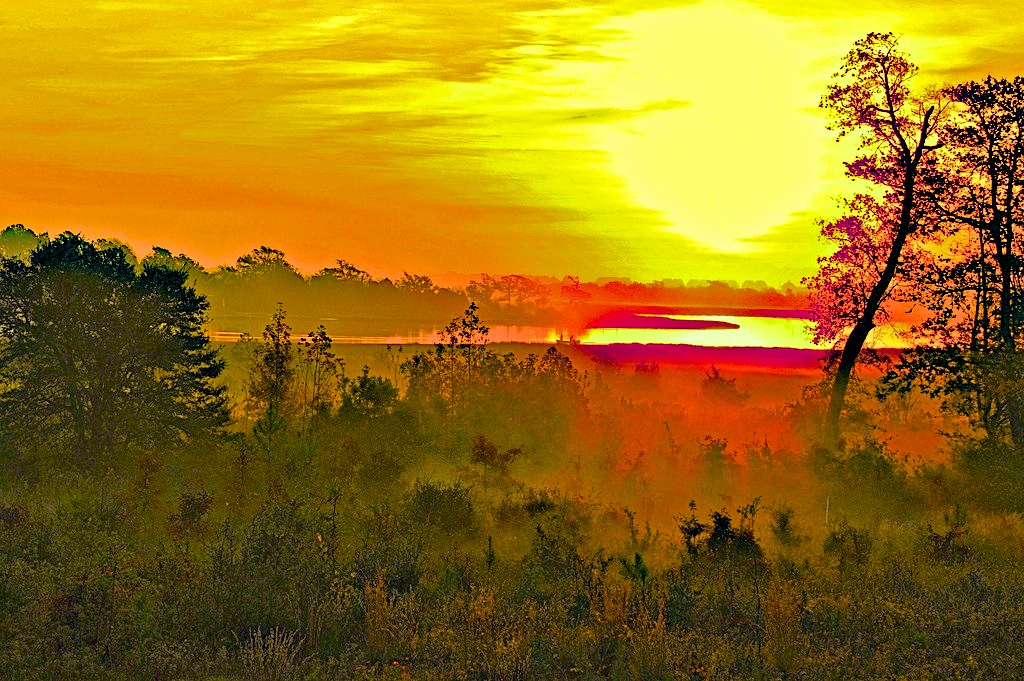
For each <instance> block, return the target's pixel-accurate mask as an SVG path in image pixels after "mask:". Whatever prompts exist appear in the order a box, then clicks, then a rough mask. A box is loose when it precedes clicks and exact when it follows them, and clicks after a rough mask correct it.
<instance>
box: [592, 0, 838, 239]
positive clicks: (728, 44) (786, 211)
mask: <svg viewBox="0 0 1024 681" xmlns="http://www.w3.org/2000/svg"><path fill="white" fill-rule="evenodd" d="M614 26H615V28H617V29H619V30H621V31H623V32H625V34H626V37H625V38H624V39H623V40H621V41H619V42H618V44H617V45H614V46H613V48H612V49H613V50H614V53H615V55H616V56H617V57H618V58H620V59H622V60H623V62H622V64H623V65H622V67H621V69H619V71H618V78H617V79H616V80H615V81H614V82H612V83H609V84H608V89H609V91H611V92H617V93H619V96H620V97H622V98H623V99H626V100H629V101H634V100H638V99H646V100H647V101H656V100H664V99H666V98H674V99H678V100H683V101H685V102H686V103H687V105H686V106H683V107H680V108H676V109H672V110H666V111H652V112H650V113H648V114H647V115H644V116H642V117H637V118H634V119H631V120H628V121H625V122H622V123H621V124H618V125H614V126H606V127H604V128H602V129H601V130H600V131H598V135H599V137H600V139H599V145H600V146H601V147H602V148H604V149H605V150H606V151H607V153H608V155H609V160H610V164H611V168H612V170H613V171H614V172H615V173H616V174H618V175H619V176H620V177H622V178H623V180H624V181H625V183H626V186H627V189H628V191H629V192H630V194H631V195H632V197H633V198H634V199H635V201H637V202H638V203H640V204H641V205H644V206H646V207H648V208H651V209H654V210H657V211H659V212H660V213H661V214H662V215H663V216H664V219H665V221H666V223H667V225H666V229H667V230H668V231H670V232H673V233H677V234H680V235H683V236H686V237H688V238H690V239H692V240H694V241H697V242H699V243H701V244H703V245H707V246H711V247H714V248H715V249H717V250H744V249H745V248H746V246H747V244H745V243H744V241H743V240H744V239H747V238H750V237H755V236H758V235H760V234H763V233H765V232H767V231H768V230H769V229H770V228H772V227H774V226H776V225H779V224H782V223H785V222H786V221H788V220H789V219H790V218H791V215H792V214H793V213H795V212H798V211H801V210H804V209H806V208H807V207H808V206H809V205H810V204H811V202H812V199H813V198H814V195H815V191H816V182H815V180H816V178H817V177H818V175H819V172H820V168H819V165H820V149H821V136H822V133H821V127H822V126H821V121H820V118H819V117H818V114H817V113H816V112H815V111H814V108H813V107H814V105H815V104H816V102H817V97H818V95H819V93H818V92H817V90H815V89H814V85H815V83H816V79H811V78H805V77H799V76H798V75H797V74H798V73H799V72H801V71H806V70H808V68H809V67H808V64H809V63H812V62H813V59H812V58H811V55H812V53H813V52H812V48H811V47H810V46H808V45H807V44H806V43H805V42H804V41H803V40H801V36H800V35H798V34H797V31H796V30H795V28H794V26H792V25H790V24H789V23H787V21H785V20H783V19H780V18H777V17H773V16H771V15H769V14H767V13H766V12H764V11H761V10H758V9H756V8H753V7H750V6H746V5H742V4H737V3H733V4H722V3H702V4H700V5H696V6H693V7H687V8H674V9H664V10H656V11H649V12H641V13H637V14H633V15H631V16H628V17H624V18H621V19H618V20H616V21H615V22H614ZM780 74H793V77H785V78H780Z"/></svg>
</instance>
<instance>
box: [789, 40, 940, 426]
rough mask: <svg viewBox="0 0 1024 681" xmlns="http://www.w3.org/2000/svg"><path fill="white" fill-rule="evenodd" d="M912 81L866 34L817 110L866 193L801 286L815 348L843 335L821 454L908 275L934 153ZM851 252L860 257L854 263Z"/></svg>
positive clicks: (932, 124) (832, 232) (893, 43)
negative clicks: (853, 145) (848, 148)
mask: <svg viewBox="0 0 1024 681" xmlns="http://www.w3.org/2000/svg"><path fill="white" fill-rule="evenodd" d="M916 72H917V68H916V67H915V66H914V65H913V64H912V63H910V61H909V60H908V59H907V56H906V55H905V54H904V53H903V52H901V51H899V50H898V48H897V38H896V37H895V36H893V34H891V33H869V34H868V35H867V36H866V37H865V38H863V39H861V40H858V41H857V42H856V43H855V44H854V48H853V49H852V50H851V51H850V52H849V53H848V54H847V55H846V57H845V58H844V60H843V64H842V67H841V68H840V70H839V72H838V73H836V74H835V79H836V81H835V82H834V83H832V84H831V85H829V86H828V89H827V91H826V93H825V96H824V97H823V98H822V101H821V106H822V108H824V109H825V110H826V111H827V112H828V113H829V114H830V115H831V117H832V122H831V124H830V129H832V130H835V131H837V133H838V137H839V138H842V137H844V136H845V135H848V134H859V135H860V155H859V156H858V157H857V158H856V159H854V160H853V161H850V162H848V163H847V164H846V172H847V175H848V176H849V177H851V178H853V179H858V180H866V181H867V182H868V183H870V185H872V186H873V187H874V189H873V193H871V194H867V195H865V198H863V199H861V198H860V197H858V199H857V200H855V204H854V205H853V206H852V208H853V209H854V210H853V211H852V212H851V214H850V215H849V216H847V217H846V218H843V219H840V220H839V221H837V222H834V223H829V224H826V225H825V226H824V227H823V230H822V233H823V236H825V238H829V239H833V240H835V239H836V238H837V237H838V240H839V243H840V245H841V246H849V247H850V248H840V249H839V251H837V253H836V254H834V255H833V256H831V257H829V258H824V259H822V261H821V265H822V267H821V271H819V273H818V275H817V276H815V277H812V278H810V279H808V280H806V281H805V283H806V284H807V285H808V287H809V288H810V289H811V295H812V306H811V312H812V320H813V321H814V323H815V330H816V336H817V338H818V339H819V340H837V339H839V338H842V337H843V336H844V335H845V339H844V341H843V349H842V352H841V354H840V357H839V363H838V366H837V367H836V372H835V377H834V379H833V383H832V393H831V397H830V400H829V406H828V412H827V414H826V417H825V424H824V430H825V439H826V442H828V443H830V444H834V443H835V442H837V440H838V437H839V420H840V416H841V414H842V410H843V405H844V403H845V400H846V392H847V388H848V387H849V383H850V377H851V375H852V373H853V368H854V366H855V365H856V363H857V360H858V357H859V356H860V354H861V350H862V349H863V348H864V344H865V342H866V341H867V338H868V334H869V333H870V332H871V330H872V329H874V328H875V326H876V324H877V323H878V322H879V321H881V317H883V316H884V304H885V303H886V301H887V299H889V297H890V295H891V291H892V288H893V285H894V283H895V281H896V280H897V275H898V274H902V273H903V272H905V271H908V270H907V267H906V266H907V265H908V263H907V262H905V259H904V258H905V255H906V253H907V251H908V250H909V249H907V242H908V239H909V238H910V237H911V236H912V235H914V234H915V233H917V232H918V231H919V229H920V228H921V227H922V225H923V224H924V222H925V213H924V208H925V206H924V203H925V202H923V201H922V197H921V195H922V186H923V185H924V184H925V181H926V175H927V174H928V167H927V164H928V162H929V160H930V158H931V156H932V155H933V152H934V151H935V150H936V149H937V148H939V144H938V143H937V141H936V139H935V136H936V127H937V125H938V124H939V121H940V118H941V116H942V114H943V106H942V103H941V101H939V100H932V99H921V98H917V97H914V96H913V95H912V94H911V91H910V81H911V79H912V78H913V76H914V75H915V74H916ZM877 195H880V196H877ZM865 236H867V237H869V238H867V239H866V240H865V239H864V238H863V237H865ZM860 245H863V246H864V247H865V248H866V249H867V251H866V252H862V253H854V250H855V249H856V248H858V247H859V246H860ZM851 249H853V250H851ZM851 284H855V285H851ZM849 321H852V328H849V327H847V326H846V325H845V323H844V322H849ZM847 328H849V332H848V333H847Z"/></svg>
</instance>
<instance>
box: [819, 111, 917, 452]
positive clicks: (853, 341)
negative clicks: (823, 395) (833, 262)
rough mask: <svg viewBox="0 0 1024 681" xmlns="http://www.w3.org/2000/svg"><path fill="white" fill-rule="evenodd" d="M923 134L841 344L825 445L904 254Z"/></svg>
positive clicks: (834, 434) (834, 436) (831, 441)
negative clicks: (885, 241)
mask: <svg viewBox="0 0 1024 681" xmlns="http://www.w3.org/2000/svg"><path fill="white" fill-rule="evenodd" d="M930 116H931V111H929V112H928V113H927V114H926V115H925V120H924V126H923V129H924V130H925V131H926V130H927V127H928V119H929V117H930ZM925 137H926V134H924V133H922V135H921V144H920V145H919V147H918V150H917V152H916V153H915V155H914V157H913V160H912V162H911V163H910V164H909V165H908V168H907V172H906V175H905V176H904V180H903V199H902V202H901V204H902V205H901V206H900V221H899V224H898V225H897V226H896V235H895V236H894V237H893V240H892V248H890V249H889V256H888V258H886V261H885V269H884V270H882V273H881V274H880V275H879V277H878V281H877V282H875V285H874V286H873V287H872V288H871V293H870V295H868V299H867V302H866V303H865V305H864V310H863V311H862V312H861V314H860V317H858V319H857V323H856V324H854V326H853V331H852V332H850V335H849V336H848V337H847V339H846V343H845V344H844V345H843V354H842V356H841V357H840V358H839V367H838V368H837V369H836V377H835V380H834V381H833V382H832V396H831V399H830V400H829V405H828V412H827V413H826V415H825V428H824V430H825V433H824V435H825V446H826V447H830V448H834V447H836V446H837V445H838V444H839V433H840V431H839V421H840V417H841V416H842V413H843V405H844V404H845V403H846V390H847V388H848V387H849V385H850V376H851V375H852V374H853V367H854V365H855V364H856V363H857V358H858V357H859V356H860V352H861V350H862V349H863V348H864V343H865V341H867V338H868V334H869V333H870V332H871V329H873V328H875V315H876V314H877V313H878V310H879V309H880V308H881V307H882V301H883V300H884V299H885V294H886V293H887V292H888V291H889V286H890V285H891V284H892V280H893V277H894V276H896V269H897V267H898V266H899V263H900V256H901V255H902V254H903V245H904V244H905V243H906V242H907V237H908V236H910V232H911V231H912V228H913V219H912V218H913V207H914V199H915V196H914V184H915V182H916V181H917V164H918V162H919V161H920V159H921V151H922V149H923V146H922V145H923V144H924V139H925Z"/></svg>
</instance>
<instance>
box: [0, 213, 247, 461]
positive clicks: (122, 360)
mask: <svg viewBox="0 0 1024 681" xmlns="http://www.w3.org/2000/svg"><path fill="white" fill-rule="evenodd" d="M186 281H187V274H186V273H184V272H182V271H180V270H175V269H170V268H167V267H162V266H158V265H152V264H146V265H144V266H143V267H142V270H141V272H136V270H135V268H134V267H133V266H132V265H131V264H130V263H129V262H128V261H127V259H126V257H125V253H124V251H123V250H122V249H120V248H109V249H105V250H100V249H98V248H97V247H96V246H95V245H93V244H92V243H90V242H88V241H86V240H84V239H83V238H81V237H80V236H78V235H75V234H71V233H67V232H66V233H64V234H61V235H60V236H59V237H57V238H56V239H54V240H53V241H51V242H49V243H43V244H41V245H40V246H39V247H37V248H36V249H35V250H34V251H32V253H31V255H30V257H29V259H28V261H27V262H25V261H22V260H16V259H0V442H2V445H3V446H4V447H6V448H8V449H11V450H17V449H30V448H32V447H33V446H36V447H51V448H59V449H65V450H70V451H72V452H74V453H76V454H77V455H78V456H79V457H80V459H82V460H84V461H98V460H101V459H104V458H109V457H110V456H112V455H113V454H115V453H116V452H118V451H125V450H132V449H144V448H150V447H155V446H160V445H170V444H174V443H176V442H180V441H182V440H183V439H186V438H192V437H197V436H200V435H202V434H204V433H216V432H218V431H219V430H220V428H221V427H222V426H224V425H225V424H226V423H227V420H228V412H227V410H226V407H225V402H226V398H225V396H224V388H223V387H222V386H218V385H216V383H215V379H216V378H217V377H218V376H219V375H220V373H221V371H222V370H223V368H224V363H223V361H222V360H221V359H220V358H219V357H218V355H217V352H216V350H214V349H211V348H210V346H209V339H208V338H207V336H206V335H205V334H204V333H203V329H202V324H203V322H204V319H205V313H206V310H207V308H208V303H207V301H206V299H205V298H204V297H203V296H201V295H199V294H197V293H196V292H195V290H194V289H192V288H190V287H189V286H187V285H186Z"/></svg>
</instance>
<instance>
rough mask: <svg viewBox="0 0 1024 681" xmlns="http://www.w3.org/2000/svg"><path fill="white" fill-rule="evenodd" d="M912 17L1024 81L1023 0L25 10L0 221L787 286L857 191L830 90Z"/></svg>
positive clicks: (942, 51) (8, 69) (9, 76)
mask: <svg viewBox="0 0 1024 681" xmlns="http://www.w3.org/2000/svg"><path fill="white" fill-rule="evenodd" d="M869 31H894V32H896V33H897V34H899V35H901V36H902V38H901V45H902V46H903V48H904V49H905V50H906V51H907V52H909V53H910V55H911V57H912V59H913V60H914V61H915V62H916V63H917V64H918V65H919V66H920V68H921V73H920V75H919V77H918V78H919V81H920V82H921V84H922V85H928V84H936V83H946V82H958V81H962V80H966V79H975V78H982V77H984V76H985V75H987V74H989V73H991V74H993V75H997V76H1013V75H1018V74H1024V40H1022V38H1024V12H1022V11H1020V10H1019V5H1018V3H1017V2H1010V1H1007V0H993V1H989V2H984V3H980V2H979V3H959V2H949V1H946V0H928V1H927V2H925V1H922V0H910V1H903V2H899V3H893V2H889V1H887V2H882V1H880V0H858V2H823V1H815V0H809V1H798V0H780V1H768V0H764V1H761V2H738V1H735V0H706V1H704V2H670V1H660V2H659V1H656V0H655V1H643V0H603V1H602V0H479V1H477V2H472V3H453V2H450V1H449V0H401V1H375V2H363V1H361V0H351V1H349V2H345V3H339V2H337V1H336V0H333V1H319V0H317V1H304V2H300V1H287V0H286V1H279V2H272V1H271V2H268V1H255V0H253V1H249V0H242V1H237V2H223V1H220V0H218V1H216V2H202V1H194V0H190V1H188V2H170V1H167V0H134V1H132V0H125V1H119V0H101V1H98V2H94V1H89V0H51V1H49V2H46V3H38V2H35V1H33V2H24V1H23V0H13V1H12V0H6V1H5V2H4V3H3V7H2V9H0V32H2V35H3V36H4V49H3V56H2V57H0V101H3V102H4V106H3V107H0V135H2V137H0V140H2V142H0V154H2V163H0V223H2V224H0V226H2V225H3V224H13V223H23V224H25V225H26V226H27V227H30V228H32V229H34V230H35V231H37V232H39V231H48V232H50V233H51V234H56V233H59V232H61V231H64V230H71V231H75V232H79V233H81V234H83V235H85V236H87V237H90V238H97V237H107V238H117V239H121V240H123V241H125V242H127V243H128V244H130V245H131V246H132V247H133V248H135V250H136V251H137V252H139V253H140V254H144V253H146V252H148V251H149V249H150V247H152V246H153V245H159V246H162V247H165V248H169V249H171V250H172V251H174V252H184V253H186V254H188V255H190V256H192V257H193V258H195V259H197V260H199V261H200V262H201V263H203V264H204V265H207V266H211V267H212V266H217V265H221V264H230V263H233V262H234V260H235V259H236V258H237V257H238V256H239V255H241V254H243V253H245V252H248V251H250V250H252V249H253V248H255V247H257V246H260V245H267V246H271V247H274V248H279V249H281V250H283V251H285V253H286V254H287V256H288V259H289V261H291V262H292V263H293V264H295V265H297V266H298V267H299V268H300V269H302V270H304V271H307V272H313V271H316V270H318V269H320V268H321V267H325V266H329V265H331V264H333V262H334V261H335V260H337V259H339V258H342V259H345V260H348V261H350V262H353V263H355V264H356V265H358V266H361V267H363V268H364V269H367V270H369V271H370V272H371V273H373V274H375V275H377V276H385V275H387V276H393V275H396V274H397V275H400V274H401V273H402V272H404V271H409V272H416V273H425V274H429V275H432V276H435V277H436V278H439V279H441V280H444V278H445V277H449V276H451V273H461V274H466V275H475V274H479V273H481V272H488V273H492V274H505V273H522V274H536V275H553V276H558V277H562V276H565V275H577V276H582V277H584V278H585V279H594V278H597V277H602V276H615V277H629V278H631V279H633V280H638V281H651V280H658V279H664V278H672V279H682V280H690V279H721V280H734V281H737V282H739V281H746V280H755V281H756V280H763V281H766V282H768V283H769V284H773V285H778V284H782V283H783V282H786V281H798V280H799V279H800V277H802V276H804V275H807V274H810V273H811V272H812V271H813V270H814V267H815V260H816V258H817V257H818V256H819V255H821V254H823V253H824V252H825V251H826V249H827V245H825V244H822V243H820V242H819V240H818V228H817V226H816V223H817V221H818V220H819V219H821V218H824V217H828V216H829V215H833V214H834V212H835V210H836V208H835V206H836V200H837V198H838V197H839V196H841V195H843V194H844V193H849V192H850V191H851V185H850V183H849V182H848V181H847V180H846V179H845V178H844V177H843V175H842V161H843V160H844V159H845V158H849V157H850V155H851V154H852V152H853V149H852V148H851V147H850V146H849V145H848V144H837V143H836V142H835V139H834V134H833V133H831V132H829V131H827V130H826V129H825V123H826V120H825V118H824V117H823V115H822V113H821V112H820V110H819V109H818V107H817V104H818V101H819V99H820V97H821V94H822V93H823V92H824V89H825V86H826V85H827V83H828V81H829V79H830V77H831V76H832V74H833V73H834V72H835V71H836V70H837V68H838V65H839V61H840V59H841V58H842V56H843V55H844V54H845V53H846V52H847V51H848V50H849V49H850V47H851V46H852V44H853V42H854V41H855V40H857V39H858V38H860V37H863V36H864V35H865V34H866V33H867V32H869Z"/></svg>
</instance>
